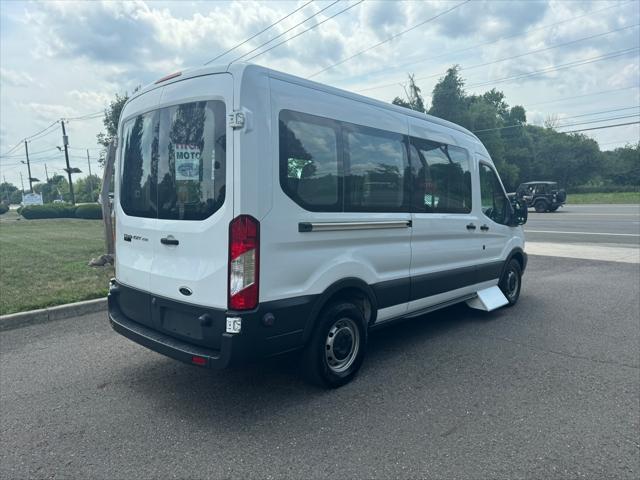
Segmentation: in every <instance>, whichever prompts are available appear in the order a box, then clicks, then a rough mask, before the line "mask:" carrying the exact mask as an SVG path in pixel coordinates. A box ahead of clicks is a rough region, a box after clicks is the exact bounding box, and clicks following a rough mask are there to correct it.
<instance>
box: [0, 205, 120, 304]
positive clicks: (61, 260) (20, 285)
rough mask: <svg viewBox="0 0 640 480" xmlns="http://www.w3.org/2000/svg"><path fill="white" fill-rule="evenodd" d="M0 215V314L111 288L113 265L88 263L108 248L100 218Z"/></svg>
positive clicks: (72, 299) (93, 295) (85, 296)
mask: <svg viewBox="0 0 640 480" xmlns="http://www.w3.org/2000/svg"><path fill="white" fill-rule="evenodd" d="M18 218H19V217H18V215H17V214H16V213H15V212H13V211H10V212H7V213H6V214H4V215H1V216H0V315H5V314H7V313H14V312H21V311H25V310H33V309H35V308H43V307H49V306H52V305H60V304H64V303H70V302H78V301H80V300H88V299H91V298H98V297H103V296H105V295H106V294H107V289H108V283H109V278H110V277H112V276H113V268H112V267H106V268H101V267H98V268H96V267H89V266H87V263H88V262H89V260H91V258H93V257H98V256H100V255H102V254H103V253H104V250H105V247H104V240H103V229H102V228H103V227H102V220H80V219H78V220H76V219H67V218H61V219H51V220H25V219H18Z"/></svg>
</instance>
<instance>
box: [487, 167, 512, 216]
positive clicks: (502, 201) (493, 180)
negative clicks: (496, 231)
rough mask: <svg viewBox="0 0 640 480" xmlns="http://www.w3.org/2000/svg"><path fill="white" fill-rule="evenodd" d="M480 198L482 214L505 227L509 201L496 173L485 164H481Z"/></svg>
mask: <svg viewBox="0 0 640 480" xmlns="http://www.w3.org/2000/svg"><path fill="white" fill-rule="evenodd" d="M480 198H481V203H482V213H484V214H485V215H486V216H487V217H489V218H490V219H491V220H493V221H494V222H496V223H501V224H503V225H505V224H506V223H507V220H508V215H509V201H508V199H507V197H506V196H505V194H504V191H503V190H502V185H500V181H499V180H498V176H497V175H496V172H495V171H494V170H493V168H491V167H490V166H489V165H486V164H484V163H481V164H480Z"/></svg>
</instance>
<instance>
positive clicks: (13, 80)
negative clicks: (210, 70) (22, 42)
mask: <svg viewBox="0 0 640 480" xmlns="http://www.w3.org/2000/svg"><path fill="white" fill-rule="evenodd" d="M0 82H2V83H4V84H7V85H11V86H13V87H28V86H30V85H32V84H34V83H35V81H34V80H33V77H32V76H31V75H29V74H28V73H26V72H16V71H15V70H9V69H6V68H0Z"/></svg>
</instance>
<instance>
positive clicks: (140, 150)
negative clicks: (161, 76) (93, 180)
mask: <svg viewBox="0 0 640 480" xmlns="http://www.w3.org/2000/svg"><path fill="white" fill-rule="evenodd" d="M225 129H226V122H225V106H224V103H223V102H221V101H217V100H211V101H206V102H193V103H185V104H182V105H176V106H172V107H166V108H162V109H159V110H155V111H153V112H149V113H145V114H142V115H139V116H137V117H135V118H132V119H130V120H128V121H127V122H126V123H125V124H124V126H123V132H122V138H123V146H122V170H121V171H122V176H121V181H120V204H121V206H122V209H123V210H124V212H125V213H126V214H127V215H131V216H135V217H146V218H160V219H171V220H204V219H205V218H208V217H209V216H211V215H212V214H213V213H214V212H215V211H217V210H218V209H219V208H220V207H221V206H222V204H223V203H224V198H225V178H226V165H227V162H226V130H225Z"/></svg>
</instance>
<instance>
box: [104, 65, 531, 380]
mask: <svg viewBox="0 0 640 480" xmlns="http://www.w3.org/2000/svg"><path fill="white" fill-rule="evenodd" d="M118 138H119V141H118V154H117V159H118V160H117V168H116V188H115V202H114V203H115V212H116V213H115V216H116V232H117V239H116V277H115V279H114V280H113V281H112V282H111V288H110V293H109V318H110V322H111V325H112V326H113V328H114V329H115V330H116V331H117V332H118V333H120V334H122V335H124V336H126V337H128V338H130V339H131V340H133V341H135V342H137V343H139V344H141V345H144V346H145V347H148V348H150V349H152V350H155V351H157V352H160V353H163V354H165V355H168V356H170V357H173V358H175V359H178V360H182V361H184V362H187V363H191V364H195V365H200V366H205V367H216V368H218V367H225V366H227V365H229V364H231V363H237V362H240V361H243V360H246V359H251V358H260V357H266V356H271V355H277V354H281V353H284V352H289V351H293V350H298V349H302V350H303V359H304V367H305V371H306V372H307V373H308V375H309V376H310V378H311V379H313V380H315V381H316V382H318V383H320V384H323V385H325V386H330V387H335V386H339V385H342V384H344V383H346V382H348V381H349V380H351V379H352V378H353V376H354V375H355V374H356V372H357V370H358V369H359V367H360V365H361V364H362V361H363V358H364V355H365V347H366V344H367V333H368V331H369V329H372V328H376V327H379V326H381V325H387V324H389V323H391V322H393V321H395V320H398V319H403V318H407V317H415V316H419V315H422V314H424V313H426V312H430V311H433V310H436V309H439V308H442V307H446V306H448V305H452V304H454V303H458V302H465V301H466V302H467V303H468V304H469V305H470V306H472V307H474V308H481V309H484V310H492V309H494V308H498V307H500V306H503V305H507V304H511V305H513V304H514V303H516V301H517V300H518V296H519V294H520V288H521V276H522V272H523V271H524V269H525V267H526V264H527V256H526V254H525V253H524V235H523V230H522V227H521V226H520V225H521V224H522V223H524V222H525V221H526V207H523V206H522V205H520V204H517V205H516V208H514V207H513V206H512V204H511V203H510V201H509V199H508V197H507V195H506V193H505V190H504V188H503V186H502V183H501V181H500V178H499V176H498V174H497V172H496V170H495V168H494V166H493V163H492V161H491V159H490V157H489V154H488V153H487V151H486V149H485V148H484V147H483V145H482V143H480V141H479V140H478V139H477V138H476V137H475V136H474V135H473V134H472V133H470V132H468V131H467V130H465V129H464V128H462V127H460V126H458V125H455V124H452V123H450V122H447V121H444V120H441V119H438V118H434V117H431V116H428V115H425V114H421V113H418V112H414V111H411V110H407V109H405V108H402V107H397V106H394V105H391V104H387V103H383V102H380V101H376V100H373V99H370V98H366V97H362V96H359V95H355V94H353V93H349V92H345V91H342V90H338V89H335V88H331V87H328V86H325V85H321V84H318V83H314V82H311V81H307V80H304V79H301V78H298V77H294V76H292V75H287V74H284V73H280V72H276V71H273V70H269V69H266V68H263V67H259V66H255V65H246V64H233V65H231V66H230V67H227V66H221V67H204V68H199V69H195V70H191V71H188V72H182V73H177V74H173V75H170V76H168V77H165V78H163V79H161V80H159V81H157V82H156V83H155V84H153V85H151V86H148V87H146V88H144V89H143V90H141V91H139V92H137V93H136V94H135V95H134V96H133V97H132V98H131V99H129V101H128V102H127V104H126V105H125V107H124V109H123V111H122V115H121V118H120V125H119V131H118ZM514 202H517V201H515V200H514Z"/></svg>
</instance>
